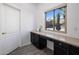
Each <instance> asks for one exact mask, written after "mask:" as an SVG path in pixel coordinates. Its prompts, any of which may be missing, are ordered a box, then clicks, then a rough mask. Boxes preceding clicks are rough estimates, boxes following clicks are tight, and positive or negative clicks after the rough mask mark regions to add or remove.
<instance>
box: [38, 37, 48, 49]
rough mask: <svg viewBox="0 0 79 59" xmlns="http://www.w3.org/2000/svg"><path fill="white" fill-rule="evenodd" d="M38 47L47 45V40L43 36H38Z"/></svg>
mask: <svg viewBox="0 0 79 59" xmlns="http://www.w3.org/2000/svg"><path fill="white" fill-rule="evenodd" d="M39 47H40V48H41V49H42V48H45V47H47V40H46V39H44V38H40V40H39Z"/></svg>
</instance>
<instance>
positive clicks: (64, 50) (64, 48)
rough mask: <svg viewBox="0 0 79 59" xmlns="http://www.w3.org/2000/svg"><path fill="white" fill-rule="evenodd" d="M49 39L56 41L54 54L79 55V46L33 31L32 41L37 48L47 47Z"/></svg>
mask: <svg viewBox="0 0 79 59" xmlns="http://www.w3.org/2000/svg"><path fill="white" fill-rule="evenodd" d="M47 40H50V41H52V42H54V55H79V47H76V46H73V45H70V44H67V43H65V42H61V41H58V40H56V39H54V38H49V37H45V36H42V35H39V34H36V33H32V32H31V43H32V44H33V45H34V46H36V47H37V48H39V49H43V48H45V47H47Z"/></svg>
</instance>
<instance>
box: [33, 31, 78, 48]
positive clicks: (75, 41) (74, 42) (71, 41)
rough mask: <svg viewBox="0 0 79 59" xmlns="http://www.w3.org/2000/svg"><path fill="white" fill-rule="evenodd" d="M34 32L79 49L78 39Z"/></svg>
mask: <svg viewBox="0 0 79 59" xmlns="http://www.w3.org/2000/svg"><path fill="white" fill-rule="evenodd" d="M32 32H33V33H36V34H39V35H43V36H46V37H49V38H51V39H55V40H58V41H62V42H65V43H68V44H71V45H74V46H77V47H79V39H78V38H73V37H68V36H63V35H59V34H50V33H47V32H37V31H32Z"/></svg>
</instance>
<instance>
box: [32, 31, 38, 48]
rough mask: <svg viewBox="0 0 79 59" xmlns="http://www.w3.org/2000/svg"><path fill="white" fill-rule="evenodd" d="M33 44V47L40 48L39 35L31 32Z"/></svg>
mask: <svg viewBox="0 0 79 59" xmlns="http://www.w3.org/2000/svg"><path fill="white" fill-rule="evenodd" d="M31 42H32V44H33V45H35V46H36V47H38V46H39V35H37V34H35V33H32V32H31Z"/></svg>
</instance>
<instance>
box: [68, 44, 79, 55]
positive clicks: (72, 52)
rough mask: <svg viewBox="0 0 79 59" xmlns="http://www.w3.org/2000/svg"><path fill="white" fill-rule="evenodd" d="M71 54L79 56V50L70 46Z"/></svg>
mask: <svg viewBox="0 0 79 59" xmlns="http://www.w3.org/2000/svg"><path fill="white" fill-rule="evenodd" d="M69 54H70V55H79V48H78V47H75V46H71V45H70V47H69Z"/></svg>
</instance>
